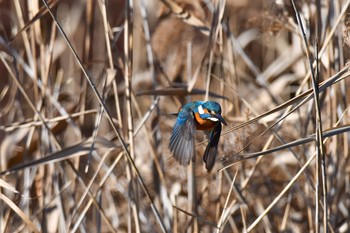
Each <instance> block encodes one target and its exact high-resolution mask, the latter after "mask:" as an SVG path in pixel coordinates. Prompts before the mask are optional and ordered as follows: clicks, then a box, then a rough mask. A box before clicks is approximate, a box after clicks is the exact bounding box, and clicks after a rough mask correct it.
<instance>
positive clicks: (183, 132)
mask: <svg viewBox="0 0 350 233" xmlns="http://www.w3.org/2000/svg"><path fill="white" fill-rule="evenodd" d="M175 115H177V120H176V123H175V126H174V128H173V130H172V134H171V137H170V142H169V149H170V151H171V152H172V154H173V157H174V158H175V160H177V161H178V162H179V163H180V164H181V165H184V166H185V165H186V166H187V165H189V164H190V161H191V159H192V162H195V161H196V151H195V143H194V134H195V131H196V130H204V131H207V132H208V133H209V143H208V145H207V147H206V149H205V151H204V155H203V161H204V163H205V167H206V169H207V171H208V172H210V170H211V169H212V168H213V167H214V164H215V159H216V154H217V149H218V143H219V139H220V134H221V123H222V124H224V125H227V123H226V121H225V120H224V118H223V117H222V116H221V106H220V104H218V103H217V102H215V101H207V102H205V101H194V102H190V103H187V104H185V105H184V106H182V108H181V109H180V111H179V113H177V114H175Z"/></svg>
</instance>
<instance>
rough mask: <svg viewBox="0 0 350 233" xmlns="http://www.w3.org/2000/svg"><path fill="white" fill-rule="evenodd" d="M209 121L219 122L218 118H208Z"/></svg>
mask: <svg viewBox="0 0 350 233" xmlns="http://www.w3.org/2000/svg"><path fill="white" fill-rule="evenodd" d="M208 119H209V120H211V121H218V120H219V119H218V118H215V117H208Z"/></svg>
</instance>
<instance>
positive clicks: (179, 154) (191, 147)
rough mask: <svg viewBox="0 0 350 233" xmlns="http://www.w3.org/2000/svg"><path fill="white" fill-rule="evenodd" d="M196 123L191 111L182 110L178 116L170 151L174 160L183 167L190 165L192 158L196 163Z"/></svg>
mask: <svg viewBox="0 0 350 233" xmlns="http://www.w3.org/2000/svg"><path fill="white" fill-rule="evenodd" d="M195 129H196V126H195V122H194V116H193V112H192V110H191V109H186V108H185V109H182V110H181V111H180V112H179V114H178V116H177V121H176V124H175V126H174V128H173V131H172V134H171V138H170V143H169V149H170V151H171V152H172V154H173V156H174V158H175V159H176V160H177V161H178V162H179V163H180V164H181V165H189V164H190V160H191V158H192V160H193V161H195V159H196V156H195V144H194V134H195Z"/></svg>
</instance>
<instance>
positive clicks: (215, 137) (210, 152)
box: [203, 122, 222, 172]
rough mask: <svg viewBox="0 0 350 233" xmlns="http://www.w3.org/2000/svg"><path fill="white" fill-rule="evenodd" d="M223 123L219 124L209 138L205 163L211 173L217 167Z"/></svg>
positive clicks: (205, 152)
mask: <svg viewBox="0 0 350 233" xmlns="http://www.w3.org/2000/svg"><path fill="white" fill-rule="evenodd" d="M221 127H222V126H221V123H220V122H218V123H217V124H216V126H215V127H214V129H213V130H212V131H211V133H210V136H209V144H208V145H207V148H205V151H204V155H203V161H204V162H205V168H206V169H207V170H208V172H210V170H211V169H212V168H213V167H214V165H215V159H216V154H217V152H218V144H219V139H220V134H221Z"/></svg>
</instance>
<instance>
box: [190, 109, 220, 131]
mask: <svg viewBox="0 0 350 233" xmlns="http://www.w3.org/2000/svg"><path fill="white" fill-rule="evenodd" d="M194 117H195V119H196V129H197V130H208V129H211V128H213V127H214V125H215V123H216V122H214V121H211V120H207V119H202V118H200V116H199V113H198V112H197V113H195V114H194Z"/></svg>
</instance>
